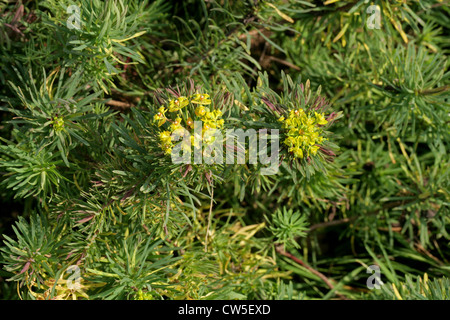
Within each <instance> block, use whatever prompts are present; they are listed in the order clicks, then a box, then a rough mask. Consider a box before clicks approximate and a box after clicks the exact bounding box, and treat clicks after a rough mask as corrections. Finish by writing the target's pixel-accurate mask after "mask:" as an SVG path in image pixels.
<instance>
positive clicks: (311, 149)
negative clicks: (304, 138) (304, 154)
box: [309, 146, 319, 156]
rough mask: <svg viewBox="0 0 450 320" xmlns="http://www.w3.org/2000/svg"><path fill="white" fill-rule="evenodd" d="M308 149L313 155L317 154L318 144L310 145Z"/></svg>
mask: <svg viewBox="0 0 450 320" xmlns="http://www.w3.org/2000/svg"><path fill="white" fill-rule="evenodd" d="M309 150H310V152H311V154H312V155H313V156H315V155H316V154H317V151H318V150H319V146H312V147H311V148H310V149H309Z"/></svg>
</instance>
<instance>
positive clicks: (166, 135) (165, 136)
mask: <svg viewBox="0 0 450 320" xmlns="http://www.w3.org/2000/svg"><path fill="white" fill-rule="evenodd" d="M159 139H160V140H161V142H163V143H166V144H167V143H170V142H172V137H171V133H170V132H169V131H163V132H161V133H160V134H159Z"/></svg>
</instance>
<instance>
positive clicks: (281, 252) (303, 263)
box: [275, 245, 348, 300]
mask: <svg viewBox="0 0 450 320" xmlns="http://www.w3.org/2000/svg"><path fill="white" fill-rule="evenodd" d="M275 250H276V251H277V252H278V253H279V254H281V255H283V256H285V257H288V258H289V259H291V260H293V261H294V262H296V263H298V264H299V265H301V266H303V267H304V268H306V269H307V270H309V271H310V272H311V273H313V274H315V275H316V276H318V277H319V278H320V279H322V280H323V282H325V283H326V285H327V286H328V287H329V288H330V289H331V290H333V289H334V285H333V284H332V283H331V280H330V279H328V278H327V277H326V276H325V275H324V274H323V273H321V272H319V271H317V270H316V269H314V268H312V267H311V266H309V265H308V264H307V263H306V262H304V261H303V260H301V259H299V258H297V257H296V256H294V255H293V254H291V253H289V252H286V251H284V249H283V247H282V246H280V245H275ZM336 295H337V296H338V297H340V298H341V299H344V300H348V298H347V297H345V296H344V295H342V294H340V293H338V292H336Z"/></svg>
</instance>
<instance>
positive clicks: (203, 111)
mask: <svg viewBox="0 0 450 320" xmlns="http://www.w3.org/2000/svg"><path fill="white" fill-rule="evenodd" d="M207 112H209V108H205V107H203V106H198V107H197V108H196V109H195V114H196V115H197V117H203V116H204V115H205V114H206V113H207Z"/></svg>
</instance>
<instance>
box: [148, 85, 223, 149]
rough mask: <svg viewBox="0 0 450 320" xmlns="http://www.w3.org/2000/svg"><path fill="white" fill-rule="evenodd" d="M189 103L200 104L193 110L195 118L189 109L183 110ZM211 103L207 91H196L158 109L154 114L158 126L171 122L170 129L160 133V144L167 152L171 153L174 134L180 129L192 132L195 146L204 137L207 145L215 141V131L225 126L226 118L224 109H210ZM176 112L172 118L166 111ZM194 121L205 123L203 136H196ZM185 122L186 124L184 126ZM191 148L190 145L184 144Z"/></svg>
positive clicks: (192, 141) (192, 140)
mask: <svg viewBox="0 0 450 320" xmlns="http://www.w3.org/2000/svg"><path fill="white" fill-rule="evenodd" d="M189 103H191V104H194V105H198V106H197V107H196V108H195V110H193V111H194V112H193V115H192V117H194V119H192V117H191V114H190V112H189V110H187V111H186V112H182V109H183V108H184V107H186V106H188V105H189ZM210 104H211V99H210V97H209V94H206V93H195V94H193V95H191V96H190V97H184V96H180V97H178V98H177V99H173V100H170V101H169V106H168V107H167V108H166V107H160V108H159V109H158V113H157V114H155V115H154V117H153V122H154V123H157V124H158V127H161V126H162V125H163V124H164V123H166V122H167V121H169V122H171V124H170V126H169V127H168V130H164V131H161V132H160V133H159V141H160V146H161V148H162V149H163V150H164V152H165V154H171V153H172V148H173V146H174V144H173V141H172V134H173V133H174V132H175V131H176V130H180V131H179V132H189V133H190V134H191V137H190V139H191V144H192V145H194V146H195V147H198V140H199V139H202V141H203V143H205V144H206V145H208V144H211V143H212V142H214V136H213V135H214V132H215V130H217V129H221V128H223V125H224V120H223V119H222V118H221V117H222V111H220V110H218V109H210V108H209V107H206V106H207V105H210ZM167 112H170V113H175V112H177V114H176V116H175V119H174V120H171V119H169V118H173V117H169V118H168V117H167V115H166V113H167ZM194 121H201V122H202V124H203V127H202V137H195V139H194V134H193V129H194ZM183 124H184V126H183ZM183 147H187V148H190V146H184V145H183Z"/></svg>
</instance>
